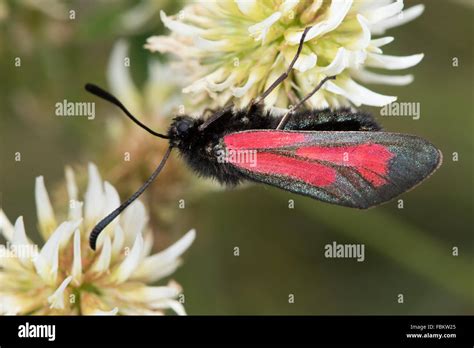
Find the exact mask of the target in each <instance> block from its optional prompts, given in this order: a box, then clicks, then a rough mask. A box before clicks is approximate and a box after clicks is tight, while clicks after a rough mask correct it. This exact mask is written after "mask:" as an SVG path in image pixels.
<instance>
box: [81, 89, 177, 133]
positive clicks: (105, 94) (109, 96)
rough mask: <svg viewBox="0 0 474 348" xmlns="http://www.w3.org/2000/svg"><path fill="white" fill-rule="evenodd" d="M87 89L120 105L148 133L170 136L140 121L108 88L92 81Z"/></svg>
mask: <svg viewBox="0 0 474 348" xmlns="http://www.w3.org/2000/svg"><path fill="white" fill-rule="evenodd" d="M85 89H86V91H87V92H89V93H91V94H93V95H95V96H97V97H99V98H102V99H105V100H107V101H108V102H110V103H112V104H114V105H116V106H118V107H119V108H120V109H122V111H123V112H124V113H125V115H127V116H128V117H129V118H130V119H131V120H132V121H133V122H135V123H136V124H137V125H139V126H140V127H142V128H143V129H144V130H146V131H147V132H148V133H150V134H153V135H154V136H156V137H158V138H162V139H169V137H167V136H166V135H164V134H160V133H158V132H155V131H154V130H153V129H151V128H150V127H148V126H146V125H145V124H143V123H142V122H140V121H139V120H138V119H137V118H136V117H135V116H133V115H132V113H131V112H130V111H128V110H127V108H126V107H125V106H124V105H123V104H122V103H121V102H120V100H118V99H117V98H116V97H114V96H113V95H112V94H110V93H109V92H107V91H106V90H104V89H102V88H100V87H99V86H96V85H94V84H92V83H87V84H86V85H85Z"/></svg>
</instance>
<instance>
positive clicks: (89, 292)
mask: <svg viewBox="0 0 474 348" xmlns="http://www.w3.org/2000/svg"><path fill="white" fill-rule="evenodd" d="M88 171H89V183H88V187H87V191H86V193H85V196H84V201H83V202H81V201H79V200H78V188H77V186H76V183H75V179H74V172H73V171H72V170H71V169H70V168H68V169H66V182H67V191H68V195H69V207H68V216H67V218H66V219H64V222H62V223H60V222H59V220H58V218H57V215H56V214H55V213H54V209H53V206H52V205H51V203H50V199H49V196H48V193H47V191H46V188H45V185H44V180H43V177H41V176H40V177H38V178H36V187H35V198H36V209H37V216H38V228H39V230H40V232H41V236H42V237H43V239H44V240H45V243H44V245H43V246H42V247H41V249H39V248H38V246H37V245H36V244H34V243H33V242H32V241H31V240H30V239H29V238H28V237H27V235H26V233H25V227H24V223H23V217H22V216H20V217H19V218H18V219H17V220H16V222H15V223H14V225H12V224H11V223H10V221H9V220H8V218H7V217H6V215H5V213H4V212H3V211H2V210H0V230H1V233H2V234H3V236H4V237H5V239H6V240H7V243H6V245H1V248H0V252H1V255H0V284H2V286H0V314H23V315H24V314H39V315H48V314H59V315H77V314H164V311H165V310H167V309H172V310H174V311H175V312H176V313H177V314H185V311H184V308H183V305H182V303H181V302H180V301H178V299H177V298H178V296H179V295H180V293H181V287H180V286H179V285H178V284H177V283H176V282H174V281H170V282H169V283H168V284H167V285H165V286H151V285H149V284H151V283H154V282H156V281H158V280H159V279H162V278H164V277H167V276H169V275H170V274H172V273H173V272H174V271H175V270H176V269H177V267H178V266H179V265H180V264H181V260H180V256H181V254H182V253H183V252H184V251H185V250H186V249H187V248H188V247H189V246H190V245H191V244H192V242H193V240H194V238H195V231H194V230H191V231H189V232H188V233H187V234H185V235H184V236H183V237H182V238H181V239H180V240H179V241H177V242H176V243H175V244H173V245H171V246H170V247H168V248H167V249H165V250H163V251H161V252H159V253H157V254H154V255H150V251H151V248H152V244H153V236H152V233H151V231H150V230H149V229H148V228H147V222H148V215H147V211H146V209H145V206H144V205H143V204H142V203H141V202H140V201H138V200H137V201H135V202H134V203H133V204H132V205H131V206H130V207H129V208H128V209H127V210H126V211H125V212H124V213H123V214H122V215H121V216H119V217H118V218H117V219H116V220H114V221H113V222H112V223H111V224H110V225H109V226H108V227H107V228H106V229H105V230H104V231H103V233H102V234H101V236H100V237H99V240H98V251H97V252H94V251H92V250H91V249H90V247H89V245H88V237H89V232H90V231H91V229H92V228H93V227H94V225H95V224H96V223H97V222H98V221H99V220H100V219H101V218H103V217H104V216H105V215H106V214H108V213H109V212H110V211H112V210H113V209H115V208H116V207H117V206H118V205H119V204H120V200H119V195H118V193H117V191H116V190H115V188H114V187H113V186H112V185H111V184H109V183H108V182H104V181H102V179H101V177H100V174H99V172H98V170H97V167H96V166H95V165H93V164H90V165H89V170H88Z"/></svg>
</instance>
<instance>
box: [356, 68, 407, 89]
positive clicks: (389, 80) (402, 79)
mask: <svg viewBox="0 0 474 348" xmlns="http://www.w3.org/2000/svg"><path fill="white" fill-rule="evenodd" d="M351 76H352V77H353V78H355V79H356V80H358V81H361V82H363V83H379V84H383V85H392V86H405V85H408V84H410V83H412V82H413V75H398V76H396V75H382V74H377V73H374V72H371V71H368V70H364V69H361V70H356V69H353V70H351Z"/></svg>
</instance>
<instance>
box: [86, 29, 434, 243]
mask: <svg viewBox="0 0 474 348" xmlns="http://www.w3.org/2000/svg"><path fill="white" fill-rule="evenodd" d="M309 29H310V27H308V28H306V30H305V31H304V32H303V35H302V37H301V41H300V43H299V46H298V49H297V52H296V54H295V57H294V58H293V60H292V62H291V63H290V65H289V67H288V70H287V71H286V72H285V73H283V74H282V75H281V76H280V77H278V78H277V79H276V80H275V82H274V83H273V84H272V85H271V86H270V87H269V88H268V89H267V90H266V91H264V93H263V94H262V95H261V96H260V97H259V98H258V99H256V100H254V101H252V102H251V103H250V104H249V106H248V107H247V108H245V109H241V110H236V109H235V108H234V107H233V105H232V104H231V105H227V106H225V107H223V108H221V109H219V110H211V112H212V114H211V115H210V116H209V117H207V118H205V117H204V115H202V116H201V117H199V118H193V117H190V116H178V117H176V118H174V119H173V122H172V123H171V126H170V127H169V130H168V133H167V134H166V135H165V134H160V133H157V132H155V131H154V130H152V129H150V128H149V127H147V126H146V125H144V124H143V123H141V122H140V121H139V120H138V119H137V118H136V117H134V116H133V115H132V114H131V113H130V112H129V111H128V110H127V109H126V108H125V106H124V105H123V104H122V103H121V102H120V101H119V100H118V99H117V98H115V97H114V96H112V95H111V94H109V93H108V92H106V91H104V90H103V89H101V88H99V87H97V86H95V85H92V84H87V85H86V86H85V88H86V90H87V91H89V92H90V93H92V94H94V95H96V96H99V97H101V98H103V99H105V100H107V101H109V102H111V103H113V104H115V105H116V106H118V107H119V108H120V109H122V111H123V112H125V114H126V115H127V116H128V117H129V118H130V119H131V120H132V121H133V122H135V123H136V124H138V125H139V126H140V127H142V128H144V129H145V130H146V131H148V132H149V133H151V134H153V135H155V136H157V137H159V138H163V139H168V141H169V148H168V150H167V151H166V153H165V155H164V157H163V159H162V160H161V162H160V164H159V165H158V167H157V168H156V170H155V171H154V172H153V174H152V175H151V176H150V178H149V179H148V180H147V181H146V182H145V183H144V184H143V186H142V187H140V188H139V189H138V191H137V192H135V193H134V194H133V195H132V196H131V197H130V198H129V199H127V200H126V201H125V202H123V203H122V204H121V205H120V206H119V207H118V208H117V209H115V210H114V211H113V212H111V213H110V214H109V215H108V216H106V217H105V218H104V219H103V220H101V221H100V222H99V223H98V224H97V225H96V226H95V227H94V229H93V230H92V232H91V234H90V239H89V242H90V246H91V248H92V249H94V250H95V248H96V243H97V238H98V236H99V234H100V232H101V231H102V230H103V229H104V228H105V227H106V226H107V225H108V224H109V223H110V222H111V221H112V220H114V219H115V218H116V217H117V216H118V215H119V214H120V213H121V212H122V211H123V210H124V209H125V208H127V207H128V206H129V205H130V204H131V203H132V202H133V201H134V200H135V199H136V198H137V197H138V196H140V195H141V194H142V193H143V192H144V191H145V190H146V188H147V187H148V186H149V185H150V184H151V183H152V182H153V180H154V179H155V178H156V177H157V176H158V174H159V173H160V171H161V170H162V169H163V167H164V165H165V163H166V161H167V159H168V157H169V155H170V153H171V150H172V149H173V148H177V149H178V150H179V152H180V154H181V155H182V157H183V158H184V159H185V161H186V162H187V163H188V165H189V166H190V167H191V168H192V169H194V171H195V172H196V173H197V174H198V175H201V176H203V177H211V178H214V179H216V180H217V181H218V182H220V183H222V184H226V185H231V186H233V185H237V184H238V183H240V182H241V181H245V180H250V181H253V182H258V183H264V184H268V185H272V186H276V187H278V188H281V189H284V190H287V191H290V192H294V193H297V194H302V195H305V196H309V197H312V198H315V199H318V200H320V201H323V202H328V203H332V204H337V205H341V206H346V207H351V208H359V209H366V208H370V207H373V206H375V205H378V204H381V203H384V202H387V201H389V200H391V199H392V198H394V197H396V196H398V195H400V194H402V193H403V192H406V191H407V190H409V189H411V188H413V187H414V186H415V185H417V184H419V183H420V182H421V181H423V180H424V179H425V178H427V177H428V176H430V174H432V173H433V172H434V171H435V170H436V169H437V168H438V167H439V166H440V164H441V161H442V154H441V152H440V151H439V150H438V149H437V148H436V147H434V146H433V145H432V144H431V143H429V142H428V141H426V140H424V139H422V138H420V137H417V136H414V135H408V134H400V133H389V132H384V131H382V130H381V127H380V126H379V124H378V123H377V122H376V121H375V119H374V118H373V117H372V116H371V115H370V114H368V113H364V112H359V111H355V112H354V111H352V110H350V109H339V110H334V111H332V110H329V109H326V110H304V109H301V106H303V104H304V103H305V102H306V100H307V99H309V98H310V97H311V96H312V95H313V94H314V93H316V92H317V91H318V89H319V88H321V86H322V85H323V84H324V83H325V82H326V81H327V80H330V79H334V78H335V77H334V76H329V77H326V78H324V79H323V80H322V81H321V82H320V83H319V84H318V85H317V86H316V87H315V88H314V90H313V91H311V92H310V93H309V94H308V95H307V96H305V97H304V98H303V99H302V100H301V101H300V102H298V103H297V104H296V105H295V106H293V107H292V108H290V109H289V111H288V112H287V113H286V114H285V115H283V116H281V117H274V116H272V115H270V112H269V111H267V110H265V109H264V106H263V100H264V98H265V97H266V96H268V95H269V94H270V93H271V92H272V91H273V90H274V89H275V87H277V86H278V84H280V83H281V82H282V81H283V80H285V79H286V78H287V77H288V75H289V73H290V71H291V70H292V68H293V66H294V64H295V62H296V60H297V59H298V56H299V54H300V52H301V49H302V46H303V42H304V38H305V36H306V33H307V32H308V30H309Z"/></svg>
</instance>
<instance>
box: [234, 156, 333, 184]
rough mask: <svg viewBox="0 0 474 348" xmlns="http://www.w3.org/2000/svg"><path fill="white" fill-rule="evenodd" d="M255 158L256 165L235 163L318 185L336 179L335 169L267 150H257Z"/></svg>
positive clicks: (265, 172) (258, 170)
mask: <svg viewBox="0 0 474 348" xmlns="http://www.w3.org/2000/svg"><path fill="white" fill-rule="evenodd" d="M256 159H257V161H256V165H253V164H252V163H248V162H247V163H236V165H237V166H239V167H241V168H244V169H247V170H251V171H255V172H258V173H261V174H271V175H283V176H286V177H289V178H293V179H296V180H301V181H304V182H306V183H308V184H310V185H314V186H318V187H324V186H328V185H331V184H333V183H334V182H335V181H336V170H334V169H333V168H330V167H328V166H324V165H322V164H319V163H315V162H306V161H304V160H303V161H302V160H301V159H298V158H292V157H287V156H282V155H278V154H274V153H269V152H259V153H258V154H257V158H256Z"/></svg>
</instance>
